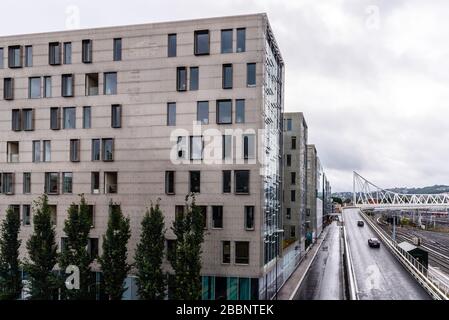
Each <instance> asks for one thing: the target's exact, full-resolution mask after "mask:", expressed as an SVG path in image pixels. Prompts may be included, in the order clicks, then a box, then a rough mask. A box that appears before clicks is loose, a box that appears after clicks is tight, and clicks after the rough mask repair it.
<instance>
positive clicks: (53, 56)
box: [48, 42, 61, 66]
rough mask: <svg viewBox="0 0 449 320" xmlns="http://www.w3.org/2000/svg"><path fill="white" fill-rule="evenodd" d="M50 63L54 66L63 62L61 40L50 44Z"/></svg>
mask: <svg viewBox="0 0 449 320" xmlns="http://www.w3.org/2000/svg"><path fill="white" fill-rule="evenodd" d="M48 63H49V64H50V65H52V66H57V65H60V64H61V44H60V43H59V42H51V43H49V44H48Z"/></svg>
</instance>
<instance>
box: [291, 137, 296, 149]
mask: <svg viewBox="0 0 449 320" xmlns="http://www.w3.org/2000/svg"><path fill="white" fill-rule="evenodd" d="M295 149H296V137H292V150H295Z"/></svg>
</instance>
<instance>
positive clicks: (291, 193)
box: [290, 190, 296, 202]
mask: <svg viewBox="0 0 449 320" xmlns="http://www.w3.org/2000/svg"><path fill="white" fill-rule="evenodd" d="M290 201H291V202H295V201H296V191H295V190H290Z"/></svg>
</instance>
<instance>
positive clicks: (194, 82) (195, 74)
mask: <svg viewBox="0 0 449 320" xmlns="http://www.w3.org/2000/svg"><path fill="white" fill-rule="evenodd" d="M199 75H200V69H199V68H198V67H190V90H192V91H194V90H198V88H199Z"/></svg>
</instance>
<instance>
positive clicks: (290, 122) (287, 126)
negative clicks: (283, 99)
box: [286, 119, 292, 131]
mask: <svg viewBox="0 0 449 320" xmlns="http://www.w3.org/2000/svg"><path fill="white" fill-rule="evenodd" d="M286 120H287V121H286V122H287V124H286V131H292V119H286Z"/></svg>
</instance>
